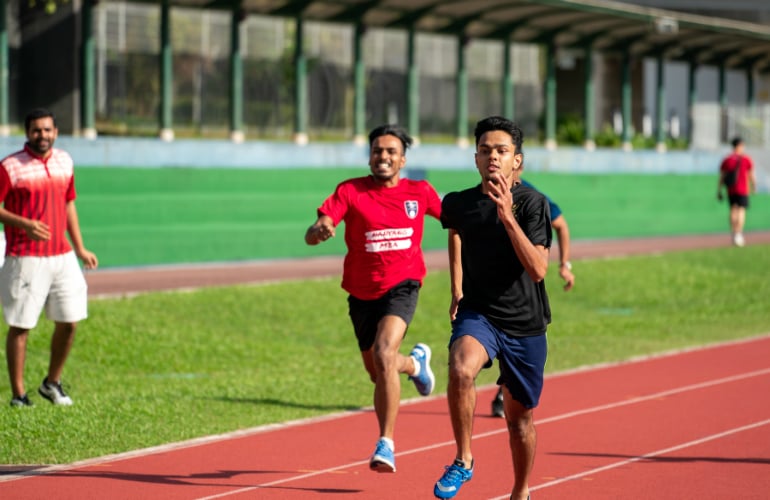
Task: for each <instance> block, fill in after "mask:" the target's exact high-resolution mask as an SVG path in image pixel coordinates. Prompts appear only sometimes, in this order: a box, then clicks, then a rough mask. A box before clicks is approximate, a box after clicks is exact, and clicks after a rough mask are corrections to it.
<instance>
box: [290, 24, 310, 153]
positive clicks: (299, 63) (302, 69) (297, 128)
mask: <svg viewBox="0 0 770 500" xmlns="http://www.w3.org/2000/svg"><path fill="white" fill-rule="evenodd" d="M293 139H294V143H295V144H307V142H308V136H307V59H306V58H305V22H304V20H303V19H302V16H301V15H300V16H297V17H296V19H295V28H294V137H293Z"/></svg>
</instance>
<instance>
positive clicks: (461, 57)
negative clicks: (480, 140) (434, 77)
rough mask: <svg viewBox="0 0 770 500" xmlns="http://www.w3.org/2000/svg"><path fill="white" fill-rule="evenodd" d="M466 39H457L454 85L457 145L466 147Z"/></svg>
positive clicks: (460, 37)
mask: <svg viewBox="0 0 770 500" xmlns="http://www.w3.org/2000/svg"><path fill="white" fill-rule="evenodd" d="M467 44H468V39H467V38H466V37H465V35H463V34H460V35H459V36H458V37H457V77H456V80H455V81H456V85H455V87H456V88H455V93H456V95H455V98H456V104H455V106H456V109H455V112H456V126H457V145H458V146H460V147H463V148H465V147H468V144H469V142H468V69H467V67H466V64H465V47H466V45H467Z"/></svg>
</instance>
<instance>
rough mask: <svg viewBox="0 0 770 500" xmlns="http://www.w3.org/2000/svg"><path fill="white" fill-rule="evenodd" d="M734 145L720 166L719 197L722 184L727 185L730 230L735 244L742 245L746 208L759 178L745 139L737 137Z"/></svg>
mask: <svg viewBox="0 0 770 500" xmlns="http://www.w3.org/2000/svg"><path fill="white" fill-rule="evenodd" d="M732 145H733V152H732V153H731V154H729V155H728V156H726V157H725V159H724V160H722V164H721V165H720V166H719V183H718V184H717V199H719V200H721V199H722V186H725V187H726V188H727V200H728V202H729V203H730V232H731V233H732V238H733V244H734V245H735V246H739V247H742V246H743V245H744V244H745V240H744V238H743V225H744V224H745V223H746V209H747V208H749V194H751V193H754V192H756V189H757V178H756V176H755V174H754V162H753V161H751V157H750V156H749V155H747V154H746V152H745V150H744V143H743V139H741V138H740V137H736V138H735V139H733V140H732ZM728 179H731V181H728ZM728 184H729V185H728Z"/></svg>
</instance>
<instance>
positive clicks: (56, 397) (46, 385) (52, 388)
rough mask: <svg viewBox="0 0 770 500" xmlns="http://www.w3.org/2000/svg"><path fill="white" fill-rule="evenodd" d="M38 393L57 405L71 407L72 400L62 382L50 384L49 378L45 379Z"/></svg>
mask: <svg viewBox="0 0 770 500" xmlns="http://www.w3.org/2000/svg"><path fill="white" fill-rule="evenodd" d="M37 392H39V393H40V395H41V396H43V397H44V398H46V399H47V400H48V401H50V402H51V403H53V404H55V405H61V406H70V405H71V404H72V399H70V397H69V396H67V394H66V393H65V392H64V389H62V387H61V382H49V381H48V378H47V377H46V378H44V379H43V383H42V384H40V388H39V389H38V390H37Z"/></svg>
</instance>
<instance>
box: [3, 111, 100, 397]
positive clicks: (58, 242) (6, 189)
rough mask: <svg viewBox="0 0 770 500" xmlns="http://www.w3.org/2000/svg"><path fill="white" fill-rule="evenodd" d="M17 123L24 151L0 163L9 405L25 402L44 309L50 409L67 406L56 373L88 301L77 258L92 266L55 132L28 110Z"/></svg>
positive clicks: (49, 121) (44, 116)
mask: <svg viewBox="0 0 770 500" xmlns="http://www.w3.org/2000/svg"><path fill="white" fill-rule="evenodd" d="M24 125H25V130H26V133H27V143H26V144H25V145H24V149H23V150H21V151H19V152H17V153H14V154H12V155H10V156H8V157H6V158H5V159H3V160H2V162H0V203H2V204H3V206H2V207H0V223H2V224H4V225H5V237H6V249H5V263H4V264H3V267H2V270H0V298H2V303H3V316H4V317H5V322H6V323H7V324H8V325H9V328H8V339H7V341H6V356H7V359H8V373H9V376H10V379H11V391H12V393H13V398H12V399H11V406H31V405H32V402H31V401H30V400H29V398H28V397H27V393H26V391H25V390H24V359H25V357H26V351H27V338H28V337H29V331H30V330H31V329H32V328H34V327H35V325H36V324H37V321H38V318H39V316H40V313H41V312H42V311H43V310H44V309H45V311H46V315H47V316H48V318H49V319H50V320H52V321H53V322H54V324H55V326H54V332H53V338H52V340H51V359H50V363H49V367H48V374H47V376H46V377H45V378H44V379H43V383H42V384H41V385H40V388H39V389H38V392H39V393H40V395H41V396H43V397H44V398H46V399H48V400H49V401H51V402H52V403H53V404H56V405H71V404H72V399H71V398H70V397H69V396H68V395H67V394H66V393H65V392H64V390H63V389H62V385H61V375H62V371H63V369H64V362H65V361H66V359H67V356H68V354H69V351H70V348H71V347H72V341H73V339H74V337H75V328H76V325H77V322H78V321H80V320H82V319H85V318H86V316H87V301H88V298H87V290H88V287H87V285H86V281H85V278H84V277H83V272H82V271H81V270H80V266H79V265H78V261H77V259H78V258H80V260H82V261H83V264H84V266H85V267H86V268H87V269H93V268H95V267H96V266H97V265H98V261H97V259H96V255H94V254H93V253H92V252H90V251H89V250H87V249H86V248H85V246H84V245H83V238H82V237H81V234H80V225H79V223H78V216H77V210H76V209H75V180H74V169H73V165H72V158H70V155H69V154H67V153H66V152H65V151H62V150H61V149H55V148H54V147H53V145H54V141H56V137H57V135H58V129H57V128H56V121H55V118H54V115H53V113H51V112H50V111H48V110H46V109H36V110H33V111H32V112H30V113H29V114H28V115H27V117H26V120H25V122H24ZM66 234H69V238H70V241H71V243H70V241H68V240H67V236H66Z"/></svg>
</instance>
